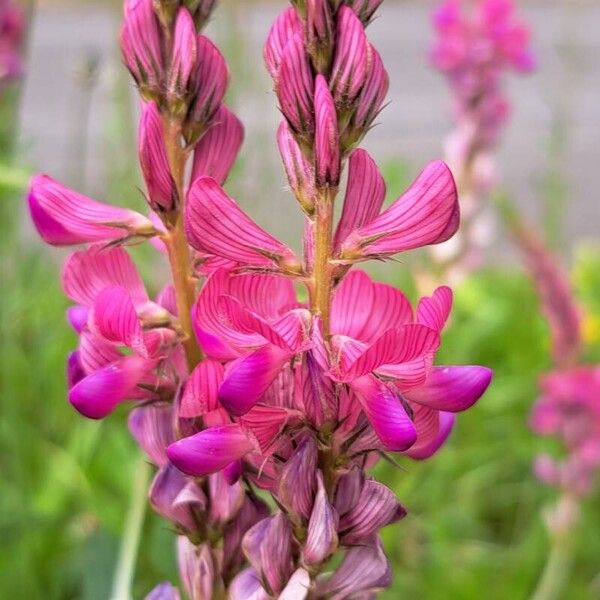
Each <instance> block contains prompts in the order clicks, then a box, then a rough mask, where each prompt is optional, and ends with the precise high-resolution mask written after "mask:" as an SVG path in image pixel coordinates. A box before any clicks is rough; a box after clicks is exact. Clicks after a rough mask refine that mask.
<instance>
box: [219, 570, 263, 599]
mask: <svg viewBox="0 0 600 600" xmlns="http://www.w3.org/2000/svg"><path fill="white" fill-rule="evenodd" d="M228 591H229V600H269V598H270V596H269V594H267V592H265V590H264V589H263V587H262V585H261V583H260V577H259V576H258V573H257V572H256V571H255V570H254V569H252V568H250V569H245V570H244V571H242V572H241V573H239V574H238V575H237V576H236V577H235V579H234V580H233V581H232V582H231V585H230V586H229V590H228Z"/></svg>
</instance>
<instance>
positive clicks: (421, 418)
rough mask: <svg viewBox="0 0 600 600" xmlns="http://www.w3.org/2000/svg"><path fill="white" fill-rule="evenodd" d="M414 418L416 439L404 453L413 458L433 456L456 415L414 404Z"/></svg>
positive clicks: (444, 438) (448, 431) (445, 437)
mask: <svg viewBox="0 0 600 600" xmlns="http://www.w3.org/2000/svg"><path fill="white" fill-rule="evenodd" d="M413 408H414V419H415V426H416V428H417V441H416V442H415V443H414V445H413V446H412V447H410V448H409V449H408V450H407V451H406V452H405V454H406V455H407V456H410V457H411V458H414V459H415V460H424V459H426V458H429V457H431V456H433V455H434V454H435V453H436V452H437V451H438V450H439V449H440V448H441V446H442V444H443V443H444V442H445V441H446V440H447V439H448V436H449V435H450V433H451V432H452V428H453V427H454V422H455V420H456V415H455V414H454V413H448V412H441V411H437V410H433V409H431V408H428V407H426V406H420V405H418V404H417V405H415V406H413Z"/></svg>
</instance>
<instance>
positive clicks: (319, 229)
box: [311, 188, 337, 340]
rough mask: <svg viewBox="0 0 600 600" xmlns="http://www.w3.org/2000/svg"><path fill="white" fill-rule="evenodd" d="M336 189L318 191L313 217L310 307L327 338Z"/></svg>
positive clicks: (331, 281)
mask: <svg viewBox="0 0 600 600" xmlns="http://www.w3.org/2000/svg"><path fill="white" fill-rule="evenodd" d="M336 192H337V190H335V189H333V188H325V189H323V190H321V191H320V192H319V197H318V199H317V214H316V217H315V264H314V271H313V283H314V294H313V295H312V302H311V308H312V311H313V313H314V314H315V315H318V316H319V317H320V318H321V322H322V324H323V337H324V338H325V339H326V340H327V339H329V317H330V315H329V313H330V309H331V292H332V288H333V285H332V283H333V277H332V275H333V273H332V268H331V264H330V260H331V255H332V251H333V248H332V246H333V244H332V233H333V208H334V200H335V194H336Z"/></svg>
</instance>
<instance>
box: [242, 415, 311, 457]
mask: <svg viewBox="0 0 600 600" xmlns="http://www.w3.org/2000/svg"><path fill="white" fill-rule="evenodd" d="M298 416H301V415H300V414H299V413H296V411H291V410H289V409H287V408H279V407H277V406H262V405H258V406H254V407H252V408H251V409H250V410H249V411H248V412H247V413H246V414H244V415H243V416H241V417H240V419H239V423H240V425H241V426H242V427H243V428H244V429H245V430H247V431H249V432H250V433H251V434H252V435H253V436H254V438H256V441H257V442H258V445H259V446H260V450H261V452H262V453H263V454H267V453H268V450H269V448H270V447H271V446H272V445H273V443H274V442H275V441H276V440H277V438H278V437H279V434H280V433H281V432H282V431H283V429H284V428H285V426H286V425H287V423H288V421H289V420H290V419H292V418H294V417H298Z"/></svg>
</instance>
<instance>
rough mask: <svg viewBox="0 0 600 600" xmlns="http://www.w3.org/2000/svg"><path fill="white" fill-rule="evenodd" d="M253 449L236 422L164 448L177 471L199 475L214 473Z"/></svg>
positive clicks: (252, 445) (206, 430) (210, 429)
mask: <svg viewBox="0 0 600 600" xmlns="http://www.w3.org/2000/svg"><path fill="white" fill-rule="evenodd" d="M253 449H254V444H253V443H252V442H251V441H250V439H249V438H248V436H247V435H246V433H245V432H244V431H243V429H242V428H241V427H240V426H239V425H237V424H230V425H221V426H218V427H211V428H209V429H205V430H204V431H201V432H199V433H196V434H195V435H192V436H190V437H187V438H183V439H181V440H178V441H176V442H174V443H173V444H171V445H170V446H169V447H168V448H167V456H168V457H169V460H170V461H171V462H172V463H173V464H174V465H175V466H176V467H177V468H178V469H180V470H181V471H183V472H184V473H187V474H189V475H196V476H198V477H202V476H204V475H209V474H211V473H216V472H217V471H220V470H221V469H223V468H224V467H226V466H227V465H228V464H229V463H230V462H233V461H234V460H238V459H240V458H242V457H243V456H244V455H246V454H247V453H248V452H250V451H251V450H253Z"/></svg>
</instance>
